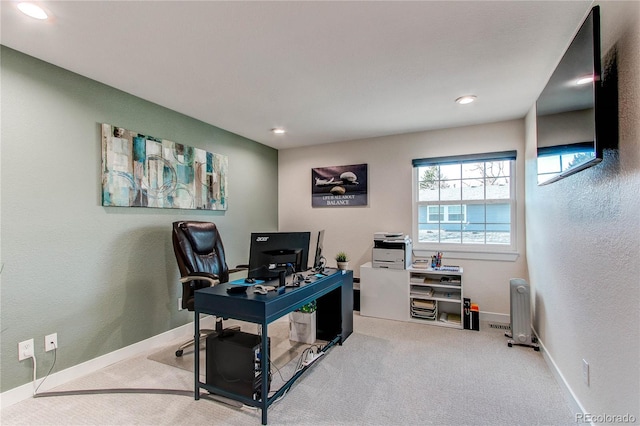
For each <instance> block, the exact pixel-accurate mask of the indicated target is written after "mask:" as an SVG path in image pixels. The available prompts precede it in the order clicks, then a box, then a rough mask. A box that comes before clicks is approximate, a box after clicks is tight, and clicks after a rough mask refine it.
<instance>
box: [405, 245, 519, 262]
mask: <svg viewBox="0 0 640 426" xmlns="http://www.w3.org/2000/svg"><path fill="white" fill-rule="evenodd" d="M440 250H441V251H444V254H445V256H444V257H445V258H447V259H469V260H492V261H500V262H515V261H516V260H518V258H519V257H520V253H518V252H513V251H470V250H442V249H440ZM435 251H437V249H416V248H414V249H413V255H414V256H416V257H425V258H430V257H431V256H433V254H434V252H435Z"/></svg>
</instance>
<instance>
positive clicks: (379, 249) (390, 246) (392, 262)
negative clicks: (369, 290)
mask: <svg viewBox="0 0 640 426" xmlns="http://www.w3.org/2000/svg"><path fill="white" fill-rule="evenodd" d="M411 252H412V243H411V238H409V236H408V235H404V234H403V233H402V232H376V233H374V234H373V258H372V262H371V266H373V267H374V268H387V269H406V268H408V267H410V266H411Z"/></svg>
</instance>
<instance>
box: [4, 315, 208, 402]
mask: <svg viewBox="0 0 640 426" xmlns="http://www.w3.org/2000/svg"><path fill="white" fill-rule="evenodd" d="M214 326H215V321H214V317H212V316H206V317H203V318H202V319H201V320H200V327H201V328H213V327H214ZM192 337H193V322H191V323H189V324H185V325H183V326H180V327H177V328H174V329H172V330H169V331H166V332H164V333H162V334H158V335H157V336H153V337H150V338H148V339H146V340H143V341H141V342H138V343H134V344H133V345H129V346H127V347H124V348H122V349H118V350H116V351H113V352H110V353H108V354H105V355H102V356H99V357H97V358H94V359H92V360H89V361H86V362H83V363H82V364H78V365H74V366H73V367H69V368H67V369H65V370H62V371H58V372H56V373H53V374H52V375H50V376H49V377H47V380H46V381H45V382H44V383H43V384H42V386H41V387H40V389H38V392H44V391H47V390H51V389H53V388H55V387H57V386H60V385H62V384H65V383H68V382H70V381H72V380H75V379H78V378H80V377H83V376H86V375H87V374H90V373H93V372H95V371H98V370H100V369H102V368H105V367H107V366H109V365H111V364H114V363H116V362H120V361H123V360H125V359H127V358H131V357H134V356H137V355H142V354H144V353H146V352H149V351H151V350H153V349H156V348H160V347H163V346H166V345H167V344H170V343H171V342H174V341H176V340H180V339H184V340H185V341H186V340H189V339H190V338H192ZM43 381H44V377H42V378H39V379H37V380H36V381H35V383H33V382H29V383H27V384H24V385H22V386H18V387H16V388H13V389H10V390H8V391H6V392H3V393H2V394H0V409H1V408H5V407H9V406H11V405H13V404H15V403H18V402H20V401H24V400H25V399H29V398H32V397H33V391H34V389H36V388H37V387H38V386H40V384H41V383H42V382H43Z"/></svg>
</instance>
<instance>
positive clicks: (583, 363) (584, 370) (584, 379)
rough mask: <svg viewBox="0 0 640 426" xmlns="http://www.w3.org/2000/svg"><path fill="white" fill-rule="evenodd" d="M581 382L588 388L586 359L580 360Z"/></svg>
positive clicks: (587, 364)
mask: <svg viewBox="0 0 640 426" xmlns="http://www.w3.org/2000/svg"><path fill="white" fill-rule="evenodd" d="M582 380H583V381H584V384H585V385H587V386H589V363H588V362H587V360H586V359H583V360H582Z"/></svg>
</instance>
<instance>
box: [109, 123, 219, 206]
mask: <svg viewBox="0 0 640 426" xmlns="http://www.w3.org/2000/svg"><path fill="white" fill-rule="evenodd" d="M227 168H228V158H227V156H225V155H220V154H214V153H211V152H207V151H205V150H203V149H199V148H194V147H191V146H187V145H183V144H180V143H176V142H172V141H169V140H166V139H159V138H156V137H153V136H149V135H143V134H141V133H138V132H135V131H132V130H127V129H124V128H122V127H116V126H112V125H110V124H105V123H103V124H102V205H103V206H109V207H156V208H170V209H199V210H227V196H228V195H227Z"/></svg>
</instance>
